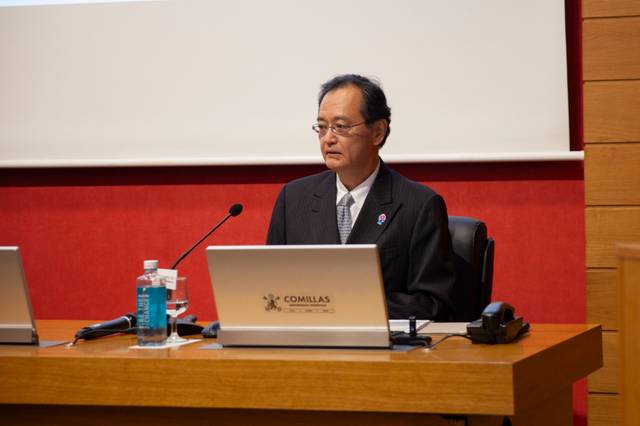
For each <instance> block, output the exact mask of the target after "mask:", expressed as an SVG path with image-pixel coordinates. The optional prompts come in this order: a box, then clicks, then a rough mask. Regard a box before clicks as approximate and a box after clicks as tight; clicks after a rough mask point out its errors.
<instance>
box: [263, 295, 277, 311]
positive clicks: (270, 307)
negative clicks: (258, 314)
mask: <svg viewBox="0 0 640 426" xmlns="http://www.w3.org/2000/svg"><path fill="white" fill-rule="evenodd" d="M262 298H263V299H264V300H266V301H267V304H266V306H265V307H264V310H265V311H267V312H271V311H281V310H282V308H281V307H280V306H279V304H278V300H280V296H274V295H273V294H268V295H267V296H263V297H262Z"/></svg>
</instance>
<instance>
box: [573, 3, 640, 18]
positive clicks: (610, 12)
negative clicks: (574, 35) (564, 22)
mask: <svg viewBox="0 0 640 426" xmlns="http://www.w3.org/2000/svg"><path fill="white" fill-rule="evenodd" d="M633 15H640V1H638V0H582V17H583V18H595V17H603V16H633Z"/></svg>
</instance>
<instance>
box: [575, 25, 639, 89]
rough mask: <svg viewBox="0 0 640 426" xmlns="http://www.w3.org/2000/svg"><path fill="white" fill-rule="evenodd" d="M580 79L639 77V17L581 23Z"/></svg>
mask: <svg viewBox="0 0 640 426" xmlns="http://www.w3.org/2000/svg"><path fill="white" fill-rule="evenodd" d="M582 49H583V52H582V57H583V79H584V80H624V79H635V78H640V17H634V18H624V19H595V20H585V21H584V23H583V25H582Z"/></svg>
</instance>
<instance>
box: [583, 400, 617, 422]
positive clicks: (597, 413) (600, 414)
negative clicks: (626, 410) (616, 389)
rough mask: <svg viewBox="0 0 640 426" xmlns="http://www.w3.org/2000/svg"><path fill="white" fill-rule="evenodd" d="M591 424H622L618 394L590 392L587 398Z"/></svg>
mask: <svg viewBox="0 0 640 426" xmlns="http://www.w3.org/2000/svg"><path fill="white" fill-rule="evenodd" d="M587 404H588V407H587V410H588V411H587V415H588V416H589V420H588V423H587V424H588V425H589V426H613V425H615V426H617V425H619V424H620V397H619V396H618V395H607V394H597V393H596V394H593V393H592V394H590V395H589V397H588V400H587Z"/></svg>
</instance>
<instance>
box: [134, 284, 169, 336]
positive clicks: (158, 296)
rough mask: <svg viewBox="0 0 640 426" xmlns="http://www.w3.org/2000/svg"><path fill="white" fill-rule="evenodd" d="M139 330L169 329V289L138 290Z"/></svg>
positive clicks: (158, 287) (147, 288)
mask: <svg viewBox="0 0 640 426" xmlns="http://www.w3.org/2000/svg"><path fill="white" fill-rule="evenodd" d="M137 300H138V328H141V329H144V330H149V329H158V328H163V329H165V330H166V327H167V289H166V288H165V287H163V286H157V287H156V286H150V287H138V288H137Z"/></svg>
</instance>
